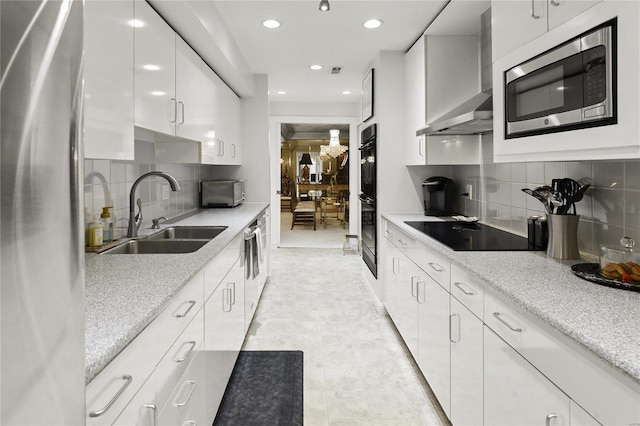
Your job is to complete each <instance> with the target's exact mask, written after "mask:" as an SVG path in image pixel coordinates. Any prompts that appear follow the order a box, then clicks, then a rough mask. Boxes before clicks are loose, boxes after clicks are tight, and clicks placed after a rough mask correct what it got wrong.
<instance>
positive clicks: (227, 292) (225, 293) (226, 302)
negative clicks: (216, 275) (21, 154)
mask: <svg viewBox="0 0 640 426" xmlns="http://www.w3.org/2000/svg"><path fill="white" fill-rule="evenodd" d="M227 306H229V309H227ZM222 312H231V289H230V288H223V289H222Z"/></svg>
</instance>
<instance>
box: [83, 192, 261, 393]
mask: <svg viewBox="0 0 640 426" xmlns="http://www.w3.org/2000/svg"><path fill="white" fill-rule="evenodd" d="M267 207H268V204H267V203H244V204H242V205H240V206H238V207H234V208H231V209H206V210H201V211H199V212H198V213H196V214H193V215H191V216H189V217H187V218H185V219H182V220H180V221H176V222H171V223H162V225H161V226H162V228H166V227H169V226H171V225H176V224H179V225H191V226H213V225H215V226H217V225H221V226H227V227H228V228H227V229H225V230H224V231H223V232H222V233H221V234H220V235H218V236H217V237H216V238H214V239H213V240H211V241H210V242H209V243H207V244H206V245H205V246H203V247H202V248H201V249H200V250H198V251H196V252H194V253H188V254H153V255H149V254H147V255H133V254H129V255H107V254H89V253H87V254H86V256H85V275H86V329H85V337H86V372H85V374H86V378H85V379H86V382H87V383H89V382H90V381H91V379H93V378H94V377H95V376H96V374H98V373H99V372H100V371H101V370H102V369H103V368H104V367H105V366H106V365H107V364H108V363H109V362H110V361H111V360H112V359H113V358H115V356H116V355H117V354H118V353H120V351H122V349H124V348H125V347H126V346H127V345H128V344H129V343H130V342H131V341H132V340H133V339H134V338H135V337H136V336H137V335H138V334H139V333H140V332H141V331H142V330H143V329H144V328H145V327H146V326H147V325H148V324H149V323H151V321H152V320H153V319H154V318H155V317H156V316H157V315H158V314H159V313H160V312H161V311H162V309H163V308H164V307H165V306H166V305H167V303H168V302H169V301H170V300H171V298H172V297H173V296H174V295H175V294H176V293H177V292H178V291H179V290H180V289H181V288H182V287H183V286H184V285H185V284H186V283H187V282H188V281H189V279H191V277H193V276H194V275H196V274H197V273H198V272H199V271H200V270H201V269H202V268H203V267H204V266H205V265H206V264H207V263H208V262H209V261H210V260H211V259H212V258H214V257H215V256H216V255H217V254H218V253H220V252H221V251H222V249H223V248H225V247H226V246H227V245H228V244H229V243H230V242H231V241H232V240H233V239H234V238H235V237H236V236H237V235H238V234H239V233H240V232H242V231H243V229H244V228H246V227H247V225H249V224H251V222H252V221H253V220H255V219H256V218H257V217H258V216H259V215H260V214H261V213H262V212H263V211H264V210H265V209H266V208H267ZM153 232H157V231H152V230H150V229H146V230H143V229H140V235H141V236H145V235H148V234H150V233H153Z"/></svg>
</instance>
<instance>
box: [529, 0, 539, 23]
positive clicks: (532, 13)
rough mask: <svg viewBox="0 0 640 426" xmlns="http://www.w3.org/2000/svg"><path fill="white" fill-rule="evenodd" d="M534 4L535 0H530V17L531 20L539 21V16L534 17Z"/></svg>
mask: <svg viewBox="0 0 640 426" xmlns="http://www.w3.org/2000/svg"><path fill="white" fill-rule="evenodd" d="M534 3H535V0H531V17H532V18H533V19H540V15H536V11H535V5H534Z"/></svg>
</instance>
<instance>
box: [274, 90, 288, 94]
mask: <svg viewBox="0 0 640 426" xmlns="http://www.w3.org/2000/svg"><path fill="white" fill-rule="evenodd" d="M276 93H277V94H278V95H286V94H287V92H285V91H284V90H278V91H277V92H276Z"/></svg>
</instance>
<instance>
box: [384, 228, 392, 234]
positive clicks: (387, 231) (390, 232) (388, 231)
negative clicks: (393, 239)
mask: <svg viewBox="0 0 640 426" xmlns="http://www.w3.org/2000/svg"><path fill="white" fill-rule="evenodd" d="M385 232H386V233H387V235H393V232H392V231H390V230H388V229H387V230H386V231H385Z"/></svg>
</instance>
